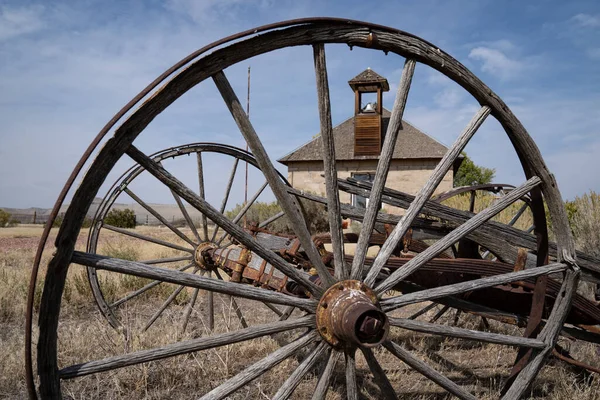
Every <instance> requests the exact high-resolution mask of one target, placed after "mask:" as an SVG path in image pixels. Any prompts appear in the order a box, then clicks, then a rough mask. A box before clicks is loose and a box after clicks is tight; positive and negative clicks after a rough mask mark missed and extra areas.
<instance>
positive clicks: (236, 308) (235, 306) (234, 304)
mask: <svg viewBox="0 0 600 400" xmlns="http://www.w3.org/2000/svg"><path fill="white" fill-rule="evenodd" d="M215 275H216V277H217V278H218V279H220V280H224V279H223V277H222V276H221V274H220V273H219V270H218V269H215ZM229 299H230V301H231V306H232V307H233V310H234V311H235V314H236V315H237V317H238V319H239V320H240V324H242V327H243V328H247V327H248V323H247V322H246V318H244V314H243V313H242V309H241V308H240V306H239V305H238V303H237V301H236V300H235V297H233V296H230V297H229ZM263 303H264V302H263ZM265 304H267V303H265ZM211 313H212V314H213V317H212V318H213V321H214V307H213V310H212V311H211Z"/></svg>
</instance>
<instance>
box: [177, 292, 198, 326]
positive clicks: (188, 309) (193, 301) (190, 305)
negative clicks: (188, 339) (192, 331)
mask: <svg viewBox="0 0 600 400" xmlns="http://www.w3.org/2000/svg"><path fill="white" fill-rule="evenodd" d="M199 294H200V289H198V288H196V289H194V293H192V298H191V299H190V302H189V303H188V305H187V307H186V308H185V314H184V315H183V326H182V327H181V332H182V333H184V332H185V330H186V329H187V326H188V323H189V322H190V316H191V315H192V311H193V310H194V306H195V305H196V300H198V295H199Z"/></svg>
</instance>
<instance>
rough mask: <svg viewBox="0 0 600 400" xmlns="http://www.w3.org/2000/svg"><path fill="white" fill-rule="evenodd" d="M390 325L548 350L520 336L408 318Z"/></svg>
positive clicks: (539, 343) (394, 320) (536, 341)
mask: <svg viewBox="0 0 600 400" xmlns="http://www.w3.org/2000/svg"><path fill="white" fill-rule="evenodd" d="M390 325H391V326H397V327H399V328H402V329H408V330H411V331H415V332H422V333H429V334H431V335H441V336H447V337H454V338H461V339H467V340H475V341H478V342H485V343H496V344H505V345H508V346H518V347H529V348H533V349H543V348H546V344H545V343H544V342H543V341H541V340H537V339H529V338H524V337H520V336H510V335H502V334H498V333H490V332H481V331H475V330H471V329H463V328H457V327H453V326H446V325H439V324H432V323H429V322H422V321H413V320H411V319H407V318H390Z"/></svg>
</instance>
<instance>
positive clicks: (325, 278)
mask: <svg viewBox="0 0 600 400" xmlns="http://www.w3.org/2000/svg"><path fill="white" fill-rule="evenodd" d="M212 78H213V81H214V82H215V85H216V86H217V89H219V92H220V93H221V96H222V97H223V100H224V101H225V104H226V105H227V108H228V109H229V111H230V113H231V115H232V116H233V119H234V120H235V122H236V123H237V125H238V128H239V129H240V132H241V133H242V135H243V136H244V139H246V143H248V147H249V148H250V150H251V151H252V154H253V155H254V157H255V158H256V161H257V162H258V165H259V166H260V170H261V172H262V173H263V174H264V175H265V178H266V179H267V181H268V182H269V186H270V187H271V190H272V191H273V194H274V195H275V197H276V198H277V201H278V202H279V205H280V206H281V208H282V210H283V211H284V212H285V215H286V216H287V218H288V221H289V222H290V225H291V227H292V230H293V231H294V232H295V233H296V235H297V236H298V239H299V240H300V243H302V247H303V248H304V251H305V252H306V255H307V256H308V258H309V260H310V262H311V263H312V265H313V267H314V268H315V269H316V270H317V272H318V274H319V277H320V278H321V282H322V285H323V286H324V287H325V288H327V287H329V286H331V285H333V284H334V283H335V279H334V278H333V276H331V274H330V273H329V270H328V269H327V267H325V264H324V263H323V260H322V259H321V255H320V254H319V251H318V250H317V248H316V246H315V244H314V243H313V241H312V240H311V235H310V232H309V231H308V228H307V227H306V221H305V220H304V217H303V216H302V214H301V213H300V210H299V209H298V205H297V204H296V202H295V201H294V199H293V198H292V197H291V196H290V195H289V194H288V193H287V189H286V185H285V183H284V182H283V181H282V180H281V178H280V177H279V174H278V173H277V170H276V169H275V167H274V166H273V163H272V162H271V158H270V157H269V155H268V154H267V152H266V150H265V148H264V146H263V144H262V142H261V140H260V139H259V137H258V135H257V134H256V131H255V130H254V127H253V126H252V124H251V123H250V120H249V119H248V116H247V115H246V112H245V111H244V109H243V108H242V105H241V104H240V101H239V100H238V98H237V95H236V94H235V92H234V91H233V88H232V87H231V85H230V84H229V81H228V80H227V77H226V76H225V74H224V73H223V71H219V72H217V73H216V74H214V75H213V77H212ZM320 292H321V290H319V291H317V293H318V294H319V295H320Z"/></svg>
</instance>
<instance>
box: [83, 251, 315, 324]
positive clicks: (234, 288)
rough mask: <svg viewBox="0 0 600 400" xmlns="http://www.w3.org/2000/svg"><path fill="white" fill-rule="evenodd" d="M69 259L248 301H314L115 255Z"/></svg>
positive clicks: (303, 304) (311, 304) (301, 304)
mask: <svg viewBox="0 0 600 400" xmlns="http://www.w3.org/2000/svg"><path fill="white" fill-rule="evenodd" d="M72 262H74V263H76V264H81V265H85V266H88V267H94V268H96V269H101V270H107V271H114V272H120V273H124V274H128V275H134V276H140V277H142V278H150V279H156V280H161V281H164V282H171V283H176V284H179V285H183V286H189V287H195V288H199V289H204V290H209V291H213V292H217V293H224V294H229V295H232V296H238V297H244V298H247V299H252V300H259V301H268V302H270V303H275V304H284V305H290V306H294V307H298V308H301V309H303V310H306V311H309V312H311V311H312V310H314V308H315V304H316V303H315V300H312V299H301V298H297V297H293V296H288V295H285V294H283V293H278V292H273V291H270V290H266V289H262V288H256V287H251V286H249V285H244V284H239V283H232V282H225V281H220V280H218V279H211V278H205V277H203V276H198V275H192V274H188V273H185V272H180V271H174V270H171V269H165V268H157V267H152V266H150V265H146V264H142V263H139V262H135V261H125V260H119V259H116V258H109V257H104V256H99V255H96V254H89V253H82V252H78V251H75V252H74V253H73V257H72Z"/></svg>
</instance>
